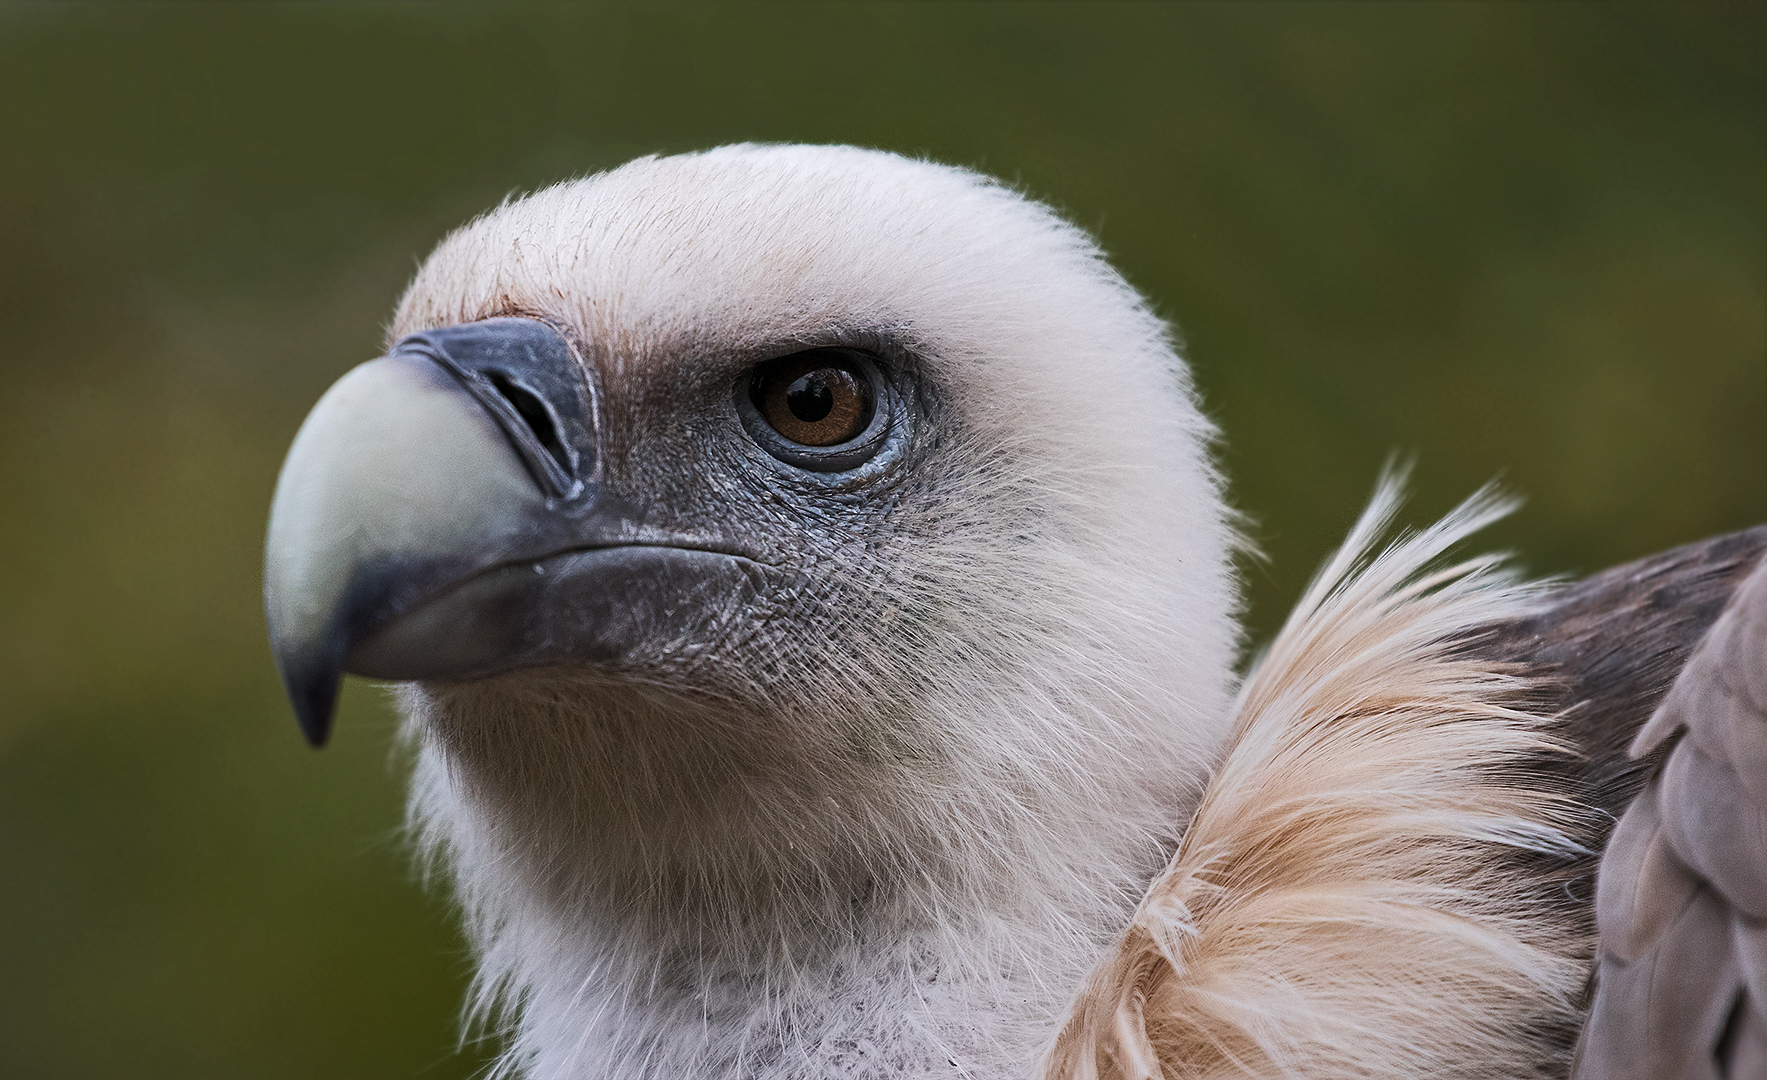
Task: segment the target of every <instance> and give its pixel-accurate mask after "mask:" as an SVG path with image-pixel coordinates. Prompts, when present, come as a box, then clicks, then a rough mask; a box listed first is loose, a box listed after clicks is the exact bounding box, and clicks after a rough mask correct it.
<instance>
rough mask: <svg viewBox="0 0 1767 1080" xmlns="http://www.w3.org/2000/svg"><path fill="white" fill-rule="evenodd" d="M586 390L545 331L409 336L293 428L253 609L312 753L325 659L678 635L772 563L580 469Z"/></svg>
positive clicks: (701, 622) (589, 428) (653, 642)
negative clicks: (658, 518)
mask: <svg viewBox="0 0 1767 1080" xmlns="http://www.w3.org/2000/svg"><path fill="white" fill-rule="evenodd" d="M600 460H601V453H600V447H599V445H598V442H597V438H596V431H595V413H594V408H593V390H592V383H591V380H590V379H589V377H588V376H587V374H586V373H585V370H584V368H583V366H582V365H581V364H580V363H579V361H578V360H577V358H576V355H575V353H574V351H573V350H572V349H571V347H570V345H569V343H568V342H566V341H565V340H564V338H563V337H562V336H560V335H559V334H558V333H557V332H556V331H554V330H553V329H552V328H551V327H549V326H547V325H545V324H544V323H540V322H536V321H534V320H529V319H509V318H504V319H490V320H485V321H482V322H478V323H472V324H468V325H465V326H461V327H451V328H447V329H444V330H439V331H432V332H430V333H428V334H421V335H414V336H413V337H412V338H408V339H406V340H405V341H403V342H401V343H400V344H399V345H398V346H397V347H395V348H394V350H393V351H392V352H391V353H390V354H389V355H387V356H385V357H382V358H380V359H378V360H374V361H370V362H369V363H366V364H363V365H362V366H360V367H358V368H356V369H355V370H354V371H352V372H350V373H349V374H348V375H346V376H345V377H344V378H343V379H342V380H340V381H339V382H338V383H337V385H335V386H334V387H332V389H331V390H330V391H329V392H328V393H327V394H326V395H325V397H324V398H323V399H321V401H320V402H319V404H318V405H317V406H316V407H315V408H314V410H313V413H312V415H311V416H309V417H308V419H307V421H306V423H305V424H304V425H303V426H302V428H301V431H300V434H299V435H298V436H297V437H296V439H295V443H294V446H293V447H292V449H291V450H290V452H289V456H288V460H287V462H286V463H285V465H284V467H283V470H282V475H281V478H280V480H279V482H278V485H277V491H276V497H275V501H274V503H273V505H272V508H271V515H270V528H269V537H268V541H267V545H266V555H265V586H264V596H265V608H266V612H267V615H268V620H269V625H270V638H271V642H272V646H273V648H274V651H275V654H276V658H277V663H278V667H279V668H280V670H281V672H282V676H283V679H284V682H285V684H286V685H287V688H288V692H289V696H290V699H291V700H292V702H293V703H294V707H295V711H296V714H297V716H298V718H299V720H300V723H301V727H302V730H303V731H304V732H305V733H306V735H307V738H308V740H309V741H311V742H312V743H313V744H314V745H315V746H317V745H321V744H323V743H324V741H325V739H326V736H327V734H328V732H329V728H330V724H331V713H332V709H333V707H334V703H335V699H336V694H337V687H338V682H339V680H340V679H341V677H342V674H343V673H344V672H345V671H348V672H353V673H356V674H360V675H368V676H372V677H376V678H384V679H401V680H403V679H437V678H442V679H447V678H467V677H473V676H481V675H487V674H492V673H495V672H498V671H503V670H508V669H510V668H514V667H522V666H529V665H539V664H547V663H557V662H562V661H572V660H575V661H618V660H620V659H621V658H622V657H625V656H627V655H628V654H631V653H633V652H634V651H636V650H640V649H643V650H654V649H656V648H658V647H659V646H664V647H667V646H670V645H673V646H675V647H681V646H684V645H686V644H689V643H691V642H692V641H693V640H694V639H696V638H703V637H705V636H706V634H707V633H709V632H710V631H712V630H713V629H714V628H717V627H720V626H722V625H724V624H727V623H728V622H729V621H730V620H731V619H733V618H739V617H741V616H742V613H745V612H751V611H754V610H756V608H757V604H758V601H759V600H760V598H761V597H762V596H763V595H764V594H766V593H767V592H768V591H769V590H770V589H772V588H773V587H774V585H776V584H777V581H778V578H779V573H778V571H777V570H774V569H772V568H770V567H768V566H766V565H765V564H763V563H762V562H759V561H757V560H755V559H753V558H749V557H745V556H744V555H743V554H742V553H741V552H740V551H739V550H737V548H736V545H734V544H731V543H729V542H727V541H723V540H721V539H720V538H719V537H717V536H716V535H711V536H708V535H706V532H705V531H704V530H679V529H674V530H672V529H669V528H666V527H665V528H661V529H659V528H657V527H655V526H654V525H651V524H647V523H646V522H645V520H644V516H645V515H644V514H643V513H642V511H641V510H640V509H639V508H637V507H634V506H633V505H631V504H630V503H629V502H628V501H627V500H623V499H621V498H620V497H618V496H617V495H616V494H614V493H613V492H611V491H609V490H607V489H606V488H605V487H604V486H603V485H602V484H601V483H600V482H599V472H600V470H599V466H600Z"/></svg>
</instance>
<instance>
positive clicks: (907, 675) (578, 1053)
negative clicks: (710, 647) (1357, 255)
mask: <svg viewBox="0 0 1767 1080" xmlns="http://www.w3.org/2000/svg"><path fill="white" fill-rule="evenodd" d="M509 314H521V315H538V316H543V317H545V318H548V319H550V320H553V321H554V322H556V323H559V324H562V325H563V326H565V327H566V328H567V329H568V331H569V332H570V333H571V334H572V335H573V337H574V339H575V340H576V341H577V343H578V344H579V347H580V348H581V350H582V352H583V353H584V355H585V356H586V358H587V360H588V362H589V363H590V364H592V365H595V366H596V367H597V368H598V373H599V378H600V380H601V383H602V389H603V408H604V409H605V413H606V420H607V430H608V431H609V432H610V433H611V434H610V436H609V440H610V444H611V446H612V449H611V450H610V453H609V464H608V472H609V475H610V477H615V476H616V474H619V473H621V471H622V470H625V471H626V472H627V473H629V474H631V475H638V474H640V473H644V472H645V470H646V469H647V468H650V466H649V465H647V464H646V463H647V461H651V460H654V459H655V457H654V456H653V450H654V449H655V448H656V447H658V446H660V445H662V444H663V443H664V442H665V441H669V440H672V441H674V442H675V443H677V444H678V443H682V442H693V441H694V440H710V439H714V438H716V437H719V435H720V434H721V433H720V432H716V431H714V430H712V429H711V428H710V427H709V426H707V425H704V424H701V423H700V422H699V421H698V420H697V419H696V418H695V417H692V416H680V415H675V414H673V412H672V409H673V408H674V406H673V402H674V400H675V396H674V394H673V392H672V390H671V388H672V387H678V386H682V385H688V384H692V383H693V381H694V380H695V379H698V378H701V377H702V376H701V372H702V371H707V370H718V371H721V370H722V369H721V368H719V367H718V365H717V362H719V361H721V360H723V358H727V357H731V356H741V355H750V354H754V353H756V352H757V350H759V353H760V354H761V355H766V354H768V353H769V352H771V354H775V355H776V354H778V353H780V352H788V351H790V349H791V347H793V346H794V343H795V344H796V346H797V347H802V346H803V344H809V343H818V342H824V341H829V340H843V341H859V342H870V341H886V342H891V343H896V344H897V345H901V346H905V348H906V350H907V351H908V352H909V353H911V360H912V363H913V364H914V365H915V366H916V370H917V371H918V372H919V378H920V379H921V381H922V383H923V384H924V385H925V387H927V389H928V392H929V394H930V395H931V397H932V399H933V401H934V406H935V408H936V412H937V416H938V421H937V424H936V430H935V431H934V432H932V434H931V436H930V438H931V440H932V441H931V442H930V443H929V445H928V447H927V450H926V453H924V454H923V455H922V456H921V458H920V459H919V460H920V462H921V463H922V465H921V473H920V475H918V476H915V477H914V478H912V482H911V483H907V484H903V485H901V486H899V487H897V488H895V489H894V491H893V494H892V497H891V499H890V501H889V503H888V505H886V506H877V505H868V504H866V501H865V500H866V498H867V494H866V493H865V492H864V491H858V492H856V493H855V495H854V507H853V509H852V512H851V517H850V519H845V520H843V519H839V518H835V519H829V518H826V517H825V518H821V519H816V520H804V521H792V520H789V515H788V517H787V519H785V520H784V523H782V519H781V518H780V517H779V516H778V514H777V513H776V512H775V509H774V508H773V507H771V506H769V505H766V504H765V500H764V499H762V498H759V497H757V498H756V500H755V506H754V515H755V526H754V527H755V528H757V529H783V528H786V527H787V526H788V525H789V527H791V528H800V529H803V530H805V532H806V533H814V534H815V535H814V536H809V537H807V538H806V539H804V540H803V541H802V542H804V543H812V544H815V545H817V546H818V550H819V552H820V553H821V554H822V556H823V557H825V559H826V560H832V561H833V563H834V565H836V566H837V567H838V570H839V573H840V575H841V577H842V578H844V579H845V580H847V581H849V582H851V583H852V588H851V589H849V590H847V591H844V592H839V593H838V594H837V595H835V596H833V597H832V598H831V599H830V601H829V603H828V604H827V605H825V607H824V608H823V609H822V612H821V616H822V617H821V618H818V619H816V620H812V621H806V622H802V623H798V624H794V625H787V626H778V625H776V629H777V630H778V635H777V638H776V639H775V640H768V641H764V642H750V643H748V644H747V645H746V646H745V647H746V648H748V649H750V650H751V651H755V652H760V653H765V654H766V658H765V659H766V662H765V663H764V664H763V663H762V662H761V660H760V659H759V658H757V659H755V660H753V661H752V666H753V668H754V670H756V671H761V670H762V669H763V668H766V672H765V676H764V677H761V678H757V679H756V680H755V682H757V683H761V684H764V685H749V686H743V685H739V684H740V682H741V679H740V678H739V677H737V676H732V675H730V674H729V673H728V670H726V669H719V670H720V671H723V672H724V674H722V675H717V676H715V677H712V678H711V681H712V682H714V683H716V685H714V686H710V687H707V686H705V685H693V683H694V680H695V679H704V678H707V676H706V675H705V671H706V670H707V669H706V668H705V667H703V666H702V668H700V669H699V671H698V672H696V673H692V674H689V675H679V674H671V673H670V671H669V670H668V666H667V664H666V663H664V662H662V661H661V660H659V663H658V665H657V667H656V668H655V669H654V670H651V671H647V672H637V673H630V672H628V673H624V674H622V675H618V676H610V675H608V674H606V673H596V672H590V671H569V670H559V669H551V670H544V671H530V672H518V673H515V674H510V675H505V676H499V677H496V678H493V679H488V680H484V681H482V682H477V683H469V684H458V685H433V686H426V685H419V686H414V687H412V688H409V689H408V690H407V691H406V692H405V693H404V694H403V697H402V702H403V705H404V708H405V710H406V712H407V713H408V714H409V716H410V717H411V730H412V732H413V736H414V738H415V739H416V740H417V742H418V743H419V745H420V746H421V752H420V762H419V765H418V776H417V783H416V788H415V794H414V796H413V801H412V814H413V817H414V820H415V821H416V823H417V825H418V828H419V829H420V831H421V833H422V835H423V836H424V837H425V838H426V840H427V842H428V843H430V844H432V845H433V846H434V849H435V850H437V851H439V852H440V853H441V854H442V856H443V861H444V862H445V863H446V865H447V866H448V867H449V869H450V871H451V873H452V874H453V876H454V879H455V881H456V884H457V889H458V893H459V896H460V898H461V901H462V902H463V904H464V906H465V908H466V911H467V914H468V923H469V929H470V934H471V937H472V940H473V943H474V947H475V949H476V951H477V952H478V954H479V957H480V962H481V970H480V980H479V990H478V996H477V1008H478V1009H479V1010H480V1011H481V1012H490V1011H492V1010H493V1009H494V1008H495V1006H496V1004H497V1003H498V1002H499V1001H501V1002H503V1003H504V1004H506V1005H508V1006H509V1010H510V1011H509V1012H508V1014H507V1015H508V1017H509V1025H510V1029H511V1035H512V1048H511V1051H510V1054H509V1056H508V1058H507V1059H506V1064H507V1065H509V1066H511V1067H521V1068H525V1069H526V1070H527V1071H528V1072H529V1073H530V1074H531V1075H533V1076H543V1077H564V1076H583V1077H589V1076H594V1077H625V1076H639V1075H646V1076H689V1075H695V1076H698V1075H749V1076H780V1077H783V1076H824V1077H827V1076H852V1077H860V1076H885V1075H888V1076H901V1075H915V1074H919V1073H922V1072H928V1073H931V1072H937V1073H939V1074H940V1075H948V1074H950V1073H951V1072H952V1070H953V1067H954V1066H953V1063H955V1069H956V1070H957V1072H958V1073H959V1074H963V1075H977V1076H982V1075H986V1076H996V1075H1002V1074H1007V1075H1010V1074H1014V1073H1023V1072H1026V1071H1028V1070H1029V1068H1030V1066H1031V1063H1032V1062H1033V1060H1034V1059H1035V1057H1036V1055H1037V1053H1038V1051H1039V1050H1040V1048H1041V1047H1042V1045H1043V1044H1045V1043H1047V1041H1048V1039H1049V1038H1050V1037H1051V1035H1052V1026H1053V1024H1054V1023H1055V1022H1056V1020H1057V1018H1059V1016H1060V1014H1061V1011H1062V1008H1063V1007H1064V1006H1065V1004H1066V1003H1067V1000H1068V998H1069V997H1070V995H1071V993H1072V991H1073V989H1074V988H1075V987H1076V986H1078V985H1079V984H1080V982H1081V980H1082V979H1083V977H1084V974H1085V972H1086V970H1087V968H1088V966H1089V965H1090V963H1091V962H1092V960H1093V959H1094V958H1095V957H1096V955H1097V954H1098V951H1099V949H1100V948H1101V947H1102V946H1103V945H1104V944H1105V943H1106V942H1107V941H1108V940H1109V939H1110V938H1111V937H1112V935H1114V934H1115V933H1116V932H1117V931H1119V930H1120V929H1121V927H1122V926H1123V925H1125V924H1126V921H1127V919H1128V917H1129V915H1130V913H1131V912H1132V911H1133V910H1134V907H1135V903H1136V901H1137V899H1138V898H1139V896H1140V894H1141V892H1142V890H1143V889H1144V888H1145V886H1146V883H1147V881H1148V880H1149V879H1150V877H1151V875H1152V873H1153V872H1154V871H1155V870H1156V869H1157V868H1158V866H1159V865H1160V864H1161V862H1162V861H1163V859H1164V858H1165V857H1166V855H1167V854H1168V853H1169V852H1170V850H1171V847H1172V845H1173V843H1174V842H1175V839H1176V834H1177V832H1178V830H1179V829H1180V828H1181V826H1182V823H1183V821H1184V820H1185V818H1186V816H1187V813H1188V811H1189V808H1190V807H1192V806H1193V805H1194V804H1195V802H1196V799H1197V797H1198V793H1199V791H1200V787H1201V783H1202V781H1203V778H1204V776H1205V774H1206V771H1207V769H1208V766H1209V764H1210V763H1211V762H1212V761H1213V759H1214V758H1215V756H1216V754H1217V752H1218V750H1219V748H1220V746H1221V744H1222V741H1223V739H1224V738H1225V737H1226V734H1227V731H1228V727H1229V707H1228V703H1229V695H1230V693H1231V690H1232V674H1231V664H1232V662H1233V659H1234V656H1235V650H1236V647H1237V630H1236V623H1235V618H1234V616H1235V609H1236V603H1237V599H1236V583H1235V578H1234V575H1233V573H1232V570H1231V567H1230V564H1229V560H1230V557H1231V552H1232V549H1233V547H1234V544H1235V537H1234V534H1233V531H1232V528H1231V525H1230V515H1229V512H1228V510H1227V508H1226V505H1225V502H1224V500H1223V497H1222V493H1221V487H1220V480H1219V478H1218V476H1217V473H1216V471H1215V469H1214V467H1213V465H1212V463H1211V461H1210V458H1209V447H1208V443H1209V440H1210V438H1211V436H1212V428H1211V427H1210V425H1209V423H1208V421H1207V420H1206V419H1205V418H1204V417H1203V416H1202V414H1201V412H1200V411H1199V409H1198V407H1197V404H1196V401H1195V399H1194V396H1193V393H1192V391H1191V387H1190V383H1189V379H1188V376H1187V374H1186V371H1185V368H1184V366H1183V364H1182V362H1181V361H1180V360H1179V358H1178V356H1177V354H1176V352H1175V351H1174V348H1173V343H1172V340H1171V337H1170V334H1169V332H1168V330H1167V328H1166V326H1165V325H1164V324H1163V323H1162V322H1161V321H1160V320H1159V319H1158V318H1157V317H1155V316H1154V315H1153V314H1152V313H1151V312H1150V311H1149V310H1148V307H1147V305H1146V304H1145V302H1144V301H1143V300H1142V299H1141V298H1140V297H1139V296H1138V295H1137V294H1136V293H1135V292H1134V291H1133V290H1132V289H1131V288H1130V287H1129V286H1128V285H1127V284H1126V283H1125V282H1124V281H1123V279H1122V277H1121V276H1120V275H1119V274H1118V273H1117V272H1116V271H1115V270H1113V269H1112V268H1111V267H1110V266H1109V265H1108V264H1107V263H1106V262H1105V261H1104V260H1103V258H1102V257H1101V255H1100V252H1099V250H1098V248H1097V246H1096V245H1095V244H1094V243H1093V242H1092V240H1091V239H1090V238H1089V237H1087V236H1086V235H1085V234H1084V233H1082V232H1081V231H1080V230H1078V229H1076V228H1074V227H1072V226H1071V225H1069V224H1067V223H1065V222H1063V221H1062V220H1061V219H1060V218H1058V217H1057V216H1056V215H1054V214H1053V213H1051V212H1050V211H1049V210H1047V209H1046V208H1044V207H1042V206H1040V205H1037V204H1035V203H1032V202H1030V201H1028V200H1026V199H1024V198H1022V197H1021V196H1019V195H1018V194H1016V193H1015V192H1013V191H1011V190H1009V189H1007V188H1005V187H1003V186H1001V185H999V184H997V183H995V182H993V181H990V180H987V179H985V178H982V177H979V176H977V175H975V174H973V173H969V172H966V171H964V170H960V169H954V168H949V167H944V166H939V165H934V164H928V163H925V162H918V161H911V160H906V159H903V158H900V157H896V156H893V155H888V154H882V153H876V152H869V151H863V150H856V149H850V148H835V147H773V146H735V147H727V148H724V149H720V150H714V151H710V152H707V153H701V154H693V155H687V156H681V157H670V158H646V159H642V160H639V161H635V162H633V163H631V164H628V165H626V166H623V167H621V168H619V169H616V170H613V171H611V172H608V173H604V174H601V175H598V176H594V177H591V178H588V179H585V180H580V181H575V182H570V183H565V184H560V185H558V186H556V187H553V188H550V189H547V190H545V191H542V192H539V193H537V194H534V195H531V196H528V197H526V198H522V199H519V200H516V201H513V202H510V203H507V204H506V205H504V206H502V207H500V208H498V209H497V210H495V211H493V212H491V213H489V214H487V215H485V216H484V217H482V218H480V219H479V220H477V221H475V222H473V223H471V224H469V225H467V226H466V227H464V228H462V229H461V230H459V231H458V232H456V233H455V234H454V235H452V236H450V237H449V238H448V239H446V240H445V241H444V242H443V243H442V244H441V245H440V246H439V247H438V248H437V249H436V251H435V252H434V253H433V254H432V255H431V256H430V258H429V259H428V261H427V262H426V263H425V264H424V266H423V267H422V269H421V270H420V271H419V273H418V275H417V277H416V280H415V281H414V282H413V284H412V286H411V288H410V290H409V292H408V293H407V295H406V296H405V298H404V300H403V302H402V303H401V305H400V307H399V311H398V315H397V317H396V319H395V322H394V325H393V327H392V333H393V336H394V337H398V336H400V335H404V334H408V333H412V332H414V331H418V330H421V329H424V328H427V327H432V326H442V325H448V324H453V323H460V322H465V321H468V320H474V319H481V318H485V317H487V316H493V315H509ZM717 377H720V378H722V377H725V376H723V375H719V376H717ZM666 482H667V478H660V479H659V478H658V477H656V476H649V477H648V479H647V480H646V483H649V484H651V486H652V487H653V488H656V487H660V486H663V485H665V484H666ZM831 658H832V659H831ZM713 666H714V667H715V665H713ZM708 689H709V690H712V691H715V692H714V693H709V694H708V693H704V692H703V691H705V690H708Z"/></svg>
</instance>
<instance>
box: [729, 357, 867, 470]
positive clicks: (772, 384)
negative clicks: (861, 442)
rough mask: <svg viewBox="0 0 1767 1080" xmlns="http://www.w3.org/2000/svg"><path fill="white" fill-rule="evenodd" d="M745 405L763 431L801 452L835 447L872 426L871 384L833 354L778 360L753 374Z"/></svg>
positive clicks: (846, 360) (857, 369)
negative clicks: (797, 446)
mask: <svg viewBox="0 0 1767 1080" xmlns="http://www.w3.org/2000/svg"><path fill="white" fill-rule="evenodd" d="M750 400H752V401H753V402H754V403H755V408H756V409H757V410H759V411H760V413H761V416H762V417H763V418H764V419H765V420H766V421H767V423H768V425H769V426H771V427H772V428H773V430H774V431H777V432H778V433H779V434H780V435H782V436H784V437H785V438H787V439H789V440H791V441H792V442H795V443H798V444H800V445H802V446H835V445H837V444H839V443H844V442H848V441H850V440H852V439H854V438H857V437H858V436H859V434H860V433H861V432H863V431H864V430H865V428H866V425H868V424H870V423H871V413H872V408H873V403H872V392H871V380H870V379H869V378H867V377H866V375H865V372H864V371H863V370H861V369H860V368H859V367H858V365H856V364H854V363H853V362H852V361H851V360H848V359H846V358H845V357H844V356H842V355H841V354H840V353H839V352H836V351H833V350H817V351H814V352H808V353H798V354H797V355H795V356H783V357H780V358H779V359H778V360H773V361H770V362H768V363H766V364H763V365H761V367H760V369H759V370H758V371H756V372H755V381H754V384H753V386H752V388H751V390H750Z"/></svg>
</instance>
